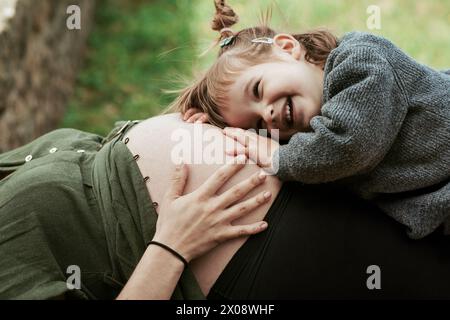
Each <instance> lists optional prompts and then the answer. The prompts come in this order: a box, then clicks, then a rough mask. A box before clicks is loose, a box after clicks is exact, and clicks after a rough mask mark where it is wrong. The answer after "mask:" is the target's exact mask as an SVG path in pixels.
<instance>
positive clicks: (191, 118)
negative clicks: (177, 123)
mask: <svg viewBox="0 0 450 320" xmlns="http://www.w3.org/2000/svg"><path fill="white" fill-rule="evenodd" d="M201 116H203V113H196V114H194V115H193V116H191V117H190V118H189V119H187V122H190V123H194V122H196V121H197V120H198V119H199V118H200V117H201Z"/></svg>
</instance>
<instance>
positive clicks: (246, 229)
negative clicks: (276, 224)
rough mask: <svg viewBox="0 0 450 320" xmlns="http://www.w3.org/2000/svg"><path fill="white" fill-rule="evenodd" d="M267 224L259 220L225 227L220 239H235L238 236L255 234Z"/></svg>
mask: <svg viewBox="0 0 450 320" xmlns="http://www.w3.org/2000/svg"><path fill="white" fill-rule="evenodd" d="M267 226H268V224H267V222H266V221H259V222H255V223H252V224H246V225H240V226H231V227H229V228H227V229H226V230H225V231H224V233H223V234H222V237H221V240H222V239H223V241H226V240H230V239H235V238H238V237H245V236H251V235H252V234H257V233H259V232H261V231H264V230H265V229H266V228H267Z"/></svg>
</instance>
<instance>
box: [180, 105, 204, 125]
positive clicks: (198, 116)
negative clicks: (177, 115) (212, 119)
mask: <svg viewBox="0 0 450 320" xmlns="http://www.w3.org/2000/svg"><path fill="white" fill-rule="evenodd" d="M183 120H184V121H186V122H190V123H194V122H195V123H208V121H209V118H208V114H206V113H204V112H202V110H200V109H197V108H190V109H189V110H188V111H186V113H185V114H184V115H183Z"/></svg>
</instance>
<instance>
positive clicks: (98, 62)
mask: <svg viewBox="0 0 450 320" xmlns="http://www.w3.org/2000/svg"><path fill="white" fill-rule="evenodd" d="M228 3H229V4H230V5H231V6H232V7H233V9H234V10H235V11H236V12H237V13H238V15H239V16H240V22H239V24H237V25H236V26H235V29H236V30H238V29H240V28H244V27H247V26H250V25H254V24H256V23H257V22H258V21H259V19H260V13H261V11H265V10H266V9H267V8H269V7H271V8H272V20H271V21H272V23H271V26H272V27H273V28H274V29H275V30H277V31H284V32H296V33H298V32H301V31H307V30H308V29H312V28H314V27H327V28H329V29H330V30H331V31H333V32H334V33H335V34H336V35H338V36H341V35H342V34H344V33H345V32H347V31H353V30H359V31H368V32H372V33H375V34H378V35H382V36H385V37H387V38H389V39H390V40H392V41H393V42H394V43H395V44H397V45H398V46H399V47H400V48H402V49H403V50H404V51H406V52H407V53H408V54H409V55H411V56H412V57H413V58H415V59H416V60H418V61H419V62H422V63H424V64H427V65H429V66H431V67H434V68H437V69H444V68H450V1H448V0H429V1H427V0H419V1H411V0H380V1H375V0H371V1H353V0H341V1H339V0H314V1H310V0H229V1H228ZM369 5H377V6H379V7H380V9H381V30H368V29H367V27H366V21H367V18H368V16H369V15H368V14H367V13H366V10H367V7H368V6H369ZM213 13H214V5H213V0H99V1H98V3H97V11H96V18H95V25H94V28H93V30H92V33H91V35H90V38H89V42H88V51H87V54H86V60H85V63H84V67H83V69H82V70H81V72H80V74H79V77H78V80H77V85H76V88H75V92H74V95H73V97H72V99H71V101H70V103H69V106H68V110H67V112H66V115H65V118H64V120H63V122H62V123H61V127H73V128H78V129H81V130H87V131H91V132H96V133H99V134H106V133H107V132H108V131H109V130H110V129H111V127H112V125H113V123H114V122H115V121H117V120H121V119H127V120H128V119H143V118H147V117H150V116H153V115H156V114H158V113H160V112H161V111H162V110H163V109H164V108H165V107H166V106H167V105H168V103H169V102H170V101H171V100H172V99H173V95H168V94H164V93H163V90H167V89H169V90H170V89H176V88H179V87H180V79H186V77H188V79H189V77H190V76H191V75H192V74H193V72H194V71H199V70H200V71H201V70H203V69H205V68H206V67H207V66H208V64H209V63H211V61H212V60H213V59H214V57H215V54H216V50H212V51H210V52H209V53H208V54H207V55H206V56H203V57H201V58H199V57H198V56H199V54H200V53H201V52H203V51H204V50H205V49H206V48H207V47H208V46H209V45H210V44H211V43H212V41H214V40H215V39H216V37H217V33H216V32H213V31H212V30H210V20H211V18H212V16H213Z"/></svg>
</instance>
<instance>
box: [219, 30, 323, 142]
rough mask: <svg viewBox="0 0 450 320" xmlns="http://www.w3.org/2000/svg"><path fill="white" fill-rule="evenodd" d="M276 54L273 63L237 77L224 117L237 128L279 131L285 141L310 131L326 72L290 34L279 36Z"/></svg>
mask: <svg viewBox="0 0 450 320" xmlns="http://www.w3.org/2000/svg"><path fill="white" fill-rule="evenodd" d="M262 45H265V44H262ZM273 51H274V59H273V60H272V62H268V63H262V64H258V65H255V66H252V67H248V68H247V69H245V70H244V71H242V72H241V73H240V74H239V75H238V76H237V78H236V80H235V81H234V82H233V83H232V84H231V85H230V88H229V91H228V99H227V104H226V105H225V106H224V107H223V108H222V109H221V115H222V117H223V118H224V120H225V122H226V123H227V125H229V126H233V127H240V128H244V129H250V128H254V129H268V130H271V129H279V138H280V139H281V140H285V139H288V138H290V137H291V136H292V135H293V134H295V133H296V132H299V131H310V130H311V127H310V125H309V121H310V120H311V119H312V118H313V117H314V116H316V115H319V114H320V110H321V106H322V91H323V70H322V66H318V65H315V64H312V63H310V62H308V61H306V60H305V51H304V49H303V48H302V47H301V46H300V44H299V43H298V41H297V40H296V39H295V38H293V37H292V36H290V35H285V34H279V35H277V36H275V37H274V50H273ZM269 132H270V131H269Z"/></svg>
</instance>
